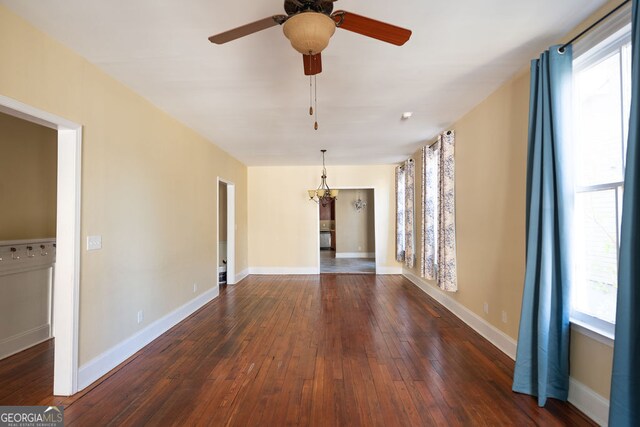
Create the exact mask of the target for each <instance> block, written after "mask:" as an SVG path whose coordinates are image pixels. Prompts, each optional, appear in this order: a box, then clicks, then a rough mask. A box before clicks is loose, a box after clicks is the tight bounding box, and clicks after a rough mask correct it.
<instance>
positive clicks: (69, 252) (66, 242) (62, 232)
mask: <svg viewBox="0 0 640 427" xmlns="http://www.w3.org/2000/svg"><path fill="white" fill-rule="evenodd" d="M0 112H3V113H6V114H9V115H12V116H15V117H18V118H21V119H24V120H27V121H30V122H33V123H37V124H39V125H43V126H46V127H49V128H51V129H55V130H57V131H58V183H57V186H58V197H57V198H58V200H57V224H56V234H57V235H56V266H55V273H54V288H55V291H54V293H53V325H54V330H53V336H54V337H55V340H56V343H55V350H54V374H53V394H54V395H56V396H71V395H72V394H74V393H75V392H76V391H77V390H78V324H79V311H80V310H79V309H80V300H79V295H80V232H81V230H80V225H81V212H80V196H81V177H82V175H81V165H82V126H80V125H79V124H77V123H74V122H72V121H69V120H67V119H64V118H62V117H59V116H56V115H54V114H51V113H48V112H46V111H42V110H40V109H37V108H35V107H31V106H29V105H26V104H23V103H22V102H20V101H16V100H15V99H12V98H8V97H6V96H2V95H0Z"/></svg>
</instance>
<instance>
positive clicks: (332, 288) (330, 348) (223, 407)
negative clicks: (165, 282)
mask: <svg viewBox="0 0 640 427" xmlns="http://www.w3.org/2000/svg"><path fill="white" fill-rule="evenodd" d="M52 349H53V345H52V343H51V342H47V343H44V344H41V345H39V346H37V347H34V348H32V349H30V350H27V351H25V352H23V353H21V354H19V355H16V356H13V357H11V358H8V359H5V360H3V361H1V362H0V405H35V404H41V405H44V404H64V405H65V421H66V425H73V426H103V425H118V426H120V425H133V426H135V425H158V426H168V425H213V426H222V425H234V426H283V425H303V426H307V425H309V426H334V425H335V426H358V425H360V426H430V425H437V426H440V425H441V426H448V425H451V426H459V425H480V426H483V425H486V426H496V425H518V426H527V425H544V426H550V425H551V426H553V425H571V426H579V425H594V424H592V423H591V422H590V421H589V420H588V419H586V418H585V417H584V416H583V415H582V414H581V413H580V412H578V411H577V410H576V409H575V408H574V407H572V406H571V405H569V404H566V403H562V402H558V401H555V400H550V401H549V402H548V403H547V407H546V408H544V409H543V408H538V406H537V405H536V402H535V400H534V399H533V398H531V397H529V396H524V395H519V394H515V393H513V392H512V391H511V375H512V372H513V361H512V360H510V359H509V358H508V357H507V356H505V355H504V354H503V353H501V352H500V351H499V350H498V349H497V348H495V347H493V346H492V345H491V344H490V343H488V342H487V341H486V340H484V339H483V338H482V337H480V336H479V335H477V334H476V333H475V332H474V331H472V330H471V329H470V328H468V327H467V326H466V325H465V324H463V323H462V322H461V321H460V320H459V319H457V318H456V317H455V316H453V315H452V314H451V313H449V312H448V311H447V310H446V309H444V308H443V307H442V306H440V305H438V304H437V303H436V302H435V301H434V300H432V299H431V298H429V297H428V296H427V295H425V294H424V293H423V292H422V291H420V290H419V289H418V288H416V287H415V286H414V285H412V284H411V283H410V282H408V281H407V280H406V279H404V278H402V277H401V276H375V275H354V274H350V275H321V276H250V277H248V278H246V279H245V280H243V281H242V282H241V283H240V284H238V285H235V286H230V287H227V289H225V290H223V291H222V293H221V294H220V297H219V298H217V299H216V300H214V301H212V302H211V303H209V304H208V305H206V306H205V307H203V308H202V309H201V310H200V311H198V312H197V313H195V314H194V315H193V316H191V317H189V318H188V319H186V320H185V321H184V322H182V323H180V324H179V325H177V326H176V327H174V328H173V329H171V330H170V331H168V332H167V333H165V334H164V335H162V336H161V337H159V338H158V339H157V340H155V341H154V342H152V343H151V344H150V345H148V346H147V347H145V348H144V349H142V350H141V351H139V352H138V353H136V354H135V355H134V356H132V357H131V358H130V359H129V360H127V361H126V362H125V363H123V364H122V365H120V366H119V367H118V368H116V369H114V370H113V371H112V372H110V373H109V374H107V375H105V376H104V377H103V378H102V379H101V380H100V381H98V382H97V383H95V384H94V385H93V386H91V387H90V388H89V389H87V390H85V391H83V392H81V393H79V394H77V395H75V396H73V397H70V398H57V397H54V396H51V394H50V391H51V389H52V370H53V369H52V363H53V362H52V361H53V352H52Z"/></svg>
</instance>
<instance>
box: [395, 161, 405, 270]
mask: <svg viewBox="0 0 640 427" xmlns="http://www.w3.org/2000/svg"><path fill="white" fill-rule="evenodd" d="M404 176H405V173H404V166H397V167H396V261H398V262H402V261H404V206H405V201H404V187H405V177H404Z"/></svg>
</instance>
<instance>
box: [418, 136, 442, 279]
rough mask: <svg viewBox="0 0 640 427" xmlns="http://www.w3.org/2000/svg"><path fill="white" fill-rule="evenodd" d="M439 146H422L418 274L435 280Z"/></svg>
mask: <svg viewBox="0 0 640 427" xmlns="http://www.w3.org/2000/svg"><path fill="white" fill-rule="evenodd" d="M439 154H440V148H439V144H438V143H436V144H434V145H433V146H431V147H423V148H422V180H421V182H422V230H423V232H422V242H421V251H420V252H421V254H422V256H421V257H420V258H421V260H420V274H421V275H422V277H425V278H427V279H428V280H436V271H437V270H436V267H437V265H438V260H437V257H438V251H437V249H436V242H437V241H438V226H437V224H438V212H439V207H438V194H439V191H438V160H439Z"/></svg>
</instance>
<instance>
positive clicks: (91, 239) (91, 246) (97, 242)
mask: <svg viewBox="0 0 640 427" xmlns="http://www.w3.org/2000/svg"><path fill="white" fill-rule="evenodd" d="M99 249H102V236H87V250H88V251H97V250H99Z"/></svg>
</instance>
